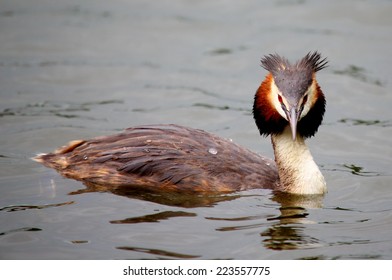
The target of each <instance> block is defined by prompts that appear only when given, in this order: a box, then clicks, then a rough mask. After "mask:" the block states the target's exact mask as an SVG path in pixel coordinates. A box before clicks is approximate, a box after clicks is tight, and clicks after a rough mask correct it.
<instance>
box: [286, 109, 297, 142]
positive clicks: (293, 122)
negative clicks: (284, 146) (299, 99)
mask: <svg viewBox="0 0 392 280" xmlns="http://www.w3.org/2000/svg"><path fill="white" fill-rule="evenodd" d="M298 117H299V114H298V113H297V110H296V108H295V107H292V108H291V109H290V111H288V112H287V118H288V119H289V124H290V128H291V133H292V136H293V141H295V139H296V137H297V122H298Z"/></svg>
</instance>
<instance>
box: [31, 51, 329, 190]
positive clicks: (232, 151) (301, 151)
mask: <svg viewBox="0 0 392 280" xmlns="http://www.w3.org/2000/svg"><path fill="white" fill-rule="evenodd" d="M262 65H263V67H264V68H265V69H267V70H268V71H269V74H268V75H267V77H266V79H265V80H264V82H263V83H262V84H261V86H260V88H259V89H258V91H257V92H256V96H255V101H254V107H253V113H254V118H255V121H256V124H257V126H258V128H259V131H260V134H261V135H271V137H272V144H273V147H274V151H275V161H276V163H277V164H276V163H275V162H274V161H272V160H270V159H267V158H264V157H263V156H260V155H258V154H256V153H254V152H251V151H249V150H247V149H245V148H243V147H240V146H238V145H236V144H235V143H233V142H231V141H229V140H226V139H223V138H220V137H218V136H215V135H213V134H211V133H208V132H205V131H202V130H198V129H192V128H187V127H183V126H178V125H146V126H138V127H132V128H128V129H126V130H125V131H123V132H122V133H119V134H116V135H111V136H103V137H97V138H93V139H90V140H76V141H72V142H70V143H69V144H68V145H67V146H64V147H62V148H60V149H58V150H56V151H54V152H53V153H49V154H42V155H38V156H37V157H35V158H34V160H36V161H38V162H40V163H42V164H44V165H45V166H48V167H51V168H54V169H56V170H57V171H58V172H59V173H60V174H62V175H63V176H65V177H68V178H73V179H76V180H80V181H82V182H84V183H85V184H87V185H91V184H92V185H98V186H104V187H105V188H111V189H119V188H130V189H135V190H146V191H153V192H154V191H178V192H183V191H184V192H232V191H240V190H246V189H255V188H270V189H274V190H278V191H284V192H290V193H298V194H314V193H324V192H325V191H326V188H325V181H324V178H323V177H322V175H321V172H319V170H318V168H317V165H315V164H314V162H313V159H312V157H311V155H310V152H308V150H307V148H306V146H305V144H304V139H305V138H307V137H310V136H312V135H314V134H315V133H316V131H317V129H318V126H319V125H320V123H321V121H322V118H323V114H324V110H325V109H324V107H325V99H324V95H323V94H322V92H321V90H320V87H319V86H318V84H317V82H316V80H315V73H316V72H317V71H319V70H321V69H322V68H324V67H325V65H326V62H325V59H323V60H321V57H320V54H319V53H317V52H314V53H309V54H307V55H306V56H305V57H304V58H303V59H301V60H300V61H298V62H297V63H296V64H293V65H292V64H290V63H289V62H288V61H287V60H286V59H285V58H282V57H280V56H278V55H269V56H265V57H264V58H263V59H262ZM294 119H295V120H294ZM296 150H298V151H297V152H296ZM296 157H298V158H296ZM307 168H308V169H309V172H310V173H309V174H308V172H307V170H306V169H307ZM320 176H321V177H320ZM319 177H320V178H319ZM279 178H280V179H279ZM307 184H311V185H312V186H307ZM313 185H314V186H313Z"/></svg>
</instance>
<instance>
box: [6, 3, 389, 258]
mask: <svg viewBox="0 0 392 280" xmlns="http://www.w3.org/2000/svg"><path fill="white" fill-rule="evenodd" d="M391 13H392V3H391V2H390V1H381V0H380V1H328V2H327V1H289V0H286V1H285V0H281V1H263V2H262V3H261V2H260V1H242V2H241V3H240V2H238V1H223V2H222V1H218V2H216V1H214V2H211V1H196V2H195V1H190V2H189V1H154V2H153V1H144V0H143V1H110V2H107V1H106V2H105V1H95V0H94V1H91V0H89V1H83V2H80V1H72V0H71V1H60V0H57V1H53V0H50V1H49V0H32V1H20V0H9V1H2V3H1V4H0V34H1V38H2V39H1V41H0V84H1V87H0V98H1V102H0V135H1V136H0V258H1V259H215V258H217V259H391V258H392V189H391V188H392V185H391V179H392V176H391V175H392V173H391V171H390V166H391V165H392V149H391V143H390V139H391V135H392V112H391V110H390V105H391V104H392V97H391V94H390V91H391V82H392V80H391V75H390V65H391V64H392V61H391V60H392V51H391V48H390V45H391V42H392V34H391V32H390V28H391V24H392V19H391V17H390V14H391ZM311 50H319V51H320V52H321V53H322V54H323V55H325V56H327V57H328V59H329V60H330V66H329V67H328V68H327V69H325V70H322V71H321V72H320V73H318V80H319V83H320V85H321V87H322V89H323V91H324V93H325V95H326V97H327V103H328V104H327V113H326V116H325V120H324V123H323V126H321V127H320V129H319V133H318V134H317V136H316V138H314V139H311V140H310V141H308V144H309V146H310V148H311V150H312V153H313V155H314V157H315V159H316V161H317V163H318V164H319V165H320V166H321V169H322V172H323V173H324V175H325V177H326V181H327V184H328V188H329V192H328V194H327V195H326V196H325V197H323V198H320V197H314V198H312V199H311V200H303V199H299V198H296V197H276V196H273V194H272V193H271V192H270V191H268V190H253V191H247V192H240V193H233V194H228V195H221V196H212V197H203V196H167V197H157V196H148V195H146V194H140V193H136V194H135V193H134V194H129V193H128V194H125V193H109V192H97V191H95V192H89V191H86V190H85V188H84V186H83V185H82V184H81V183H80V182H77V181H73V180H69V179H64V178H62V177H61V176H59V175H58V174H57V173H56V172H55V171H53V170H51V169H48V168H45V167H43V166H41V165H39V164H37V163H35V162H33V161H31V160H30V157H32V156H34V155H35V154H36V153H40V152H48V151H51V150H53V149H55V148H57V147H59V146H61V145H63V144H65V143H66V142H67V141H70V140H73V139H83V138H88V137H93V136H98V135H104V134H110V133H115V132H118V131H120V130H121V129H123V128H125V127H129V126H133V125H139V124H151V123H178V124H182V125H187V126H192V127H196V128H202V129H205V130H208V131H210V132H214V133H216V134H219V135H220V136H223V137H226V138H231V139H233V141H234V142H236V143H239V144H241V145H244V146H246V147H248V148H250V149H252V150H254V151H257V152H260V153H263V154H264V155H266V156H269V157H272V150H271V147H270V142H269V140H268V139H260V137H259V136H258V133H257V129H256V127H255V125H254V122H253V120H252V117H251V105H252V100H253V94H254V92H255V90H256V88H257V87H258V85H259V83H260V82H261V80H262V79H263V77H264V75H265V74H266V73H265V71H264V70H263V69H261V67H260V65H259V64H260V63H259V59H260V57H261V56H262V55H265V54H268V53H274V52H277V53H279V54H282V55H285V56H287V57H288V58H289V59H291V60H295V59H297V58H300V57H302V56H303V55H304V54H306V53H307V52H308V51H311ZM212 152H213V151H212ZM216 156H219V153H218V154H217V155H216Z"/></svg>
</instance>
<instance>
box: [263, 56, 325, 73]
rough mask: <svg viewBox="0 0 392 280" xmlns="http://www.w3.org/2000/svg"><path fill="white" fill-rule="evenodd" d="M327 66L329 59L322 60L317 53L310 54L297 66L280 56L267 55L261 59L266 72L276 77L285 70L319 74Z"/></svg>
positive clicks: (297, 63)
mask: <svg viewBox="0 0 392 280" xmlns="http://www.w3.org/2000/svg"><path fill="white" fill-rule="evenodd" d="M327 64H328V61H327V59H326V58H323V59H321V54H320V53H319V52H317V51H314V52H309V53H308V54H307V55H305V56H304V57H303V58H302V59H300V60H299V61H297V62H296V63H295V64H291V63H290V62H289V61H288V60H287V58H285V57H282V56H280V55H278V54H270V55H266V56H264V57H263V58H262V59H261V66H262V67H263V68H264V69H265V70H267V71H269V72H271V73H272V75H274V76H275V75H276V74H278V72H281V71H285V70H291V71H293V70H295V69H296V70H301V71H306V72H308V71H311V72H317V71H320V70H321V69H324V68H325V67H327Z"/></svg>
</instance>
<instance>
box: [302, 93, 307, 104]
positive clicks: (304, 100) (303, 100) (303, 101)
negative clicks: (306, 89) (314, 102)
mask: <svg viewBox="0 0 392 280" xmlns="http://www.w3.org/2000/svg"><path fill="white" fill-rule="evenodd" d="M306 101H308V96H307V95H305V96H304V98H303V99H302V104H303V105H305V103H306Z"/></svg>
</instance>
